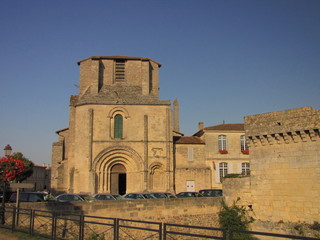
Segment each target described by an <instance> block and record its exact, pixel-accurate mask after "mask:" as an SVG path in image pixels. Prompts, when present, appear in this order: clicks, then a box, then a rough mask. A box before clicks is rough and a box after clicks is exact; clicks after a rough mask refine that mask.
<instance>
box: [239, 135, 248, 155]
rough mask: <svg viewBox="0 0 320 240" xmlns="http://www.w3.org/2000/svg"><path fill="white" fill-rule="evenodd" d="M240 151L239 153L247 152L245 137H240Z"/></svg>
mask: <svg viewBox="0 0 320 240" xmlns="http://www.w3.org/2000/svg"><path fill="white" fill-rule="evenodd" d="M240 149H241V151H244V150H249V147H248V144H247V140H246V136H245V135H241V136H240Z"/></svg>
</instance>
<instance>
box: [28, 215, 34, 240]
mask: <svg viewBox="0 0 320 240" xmlns="http://www.w3.org/2000/svg"><path fill="white" fill-rule="evenodd" d="M33 225H34V210H32V209H30V222H29V235H32V234H33Z"/></svg>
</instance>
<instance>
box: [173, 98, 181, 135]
mask: <svg viewBox="0 0 320 240" xmlns="http://www.w3.org/2000/svg"><path fill="white" fill-rule="evenodd" d="M179 121H180V120H179V102H178V99H176V100H174V101H173V130H175V131H177V132H180V127H179Z"/></svg>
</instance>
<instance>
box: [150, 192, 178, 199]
mask: <svg viewBox="0 0 320 240" xmlns="http://www.w3.org/2000/svg"><path fill="white" fill-rule="evenodd" d="M149 194H151V195H152V196H154V197H155V198H176V196H175V195H173V194H172V193H166V192H151V193H149Z"/></svg>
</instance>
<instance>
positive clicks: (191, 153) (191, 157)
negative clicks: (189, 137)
mask: <svg viewBox="0 0 320 240" xmlns="http://www.w3.org/2000/svg"><path fill="white" fill-rule="evenodd" d="M188 161H193V148H192V147H188Z"/></svg>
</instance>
